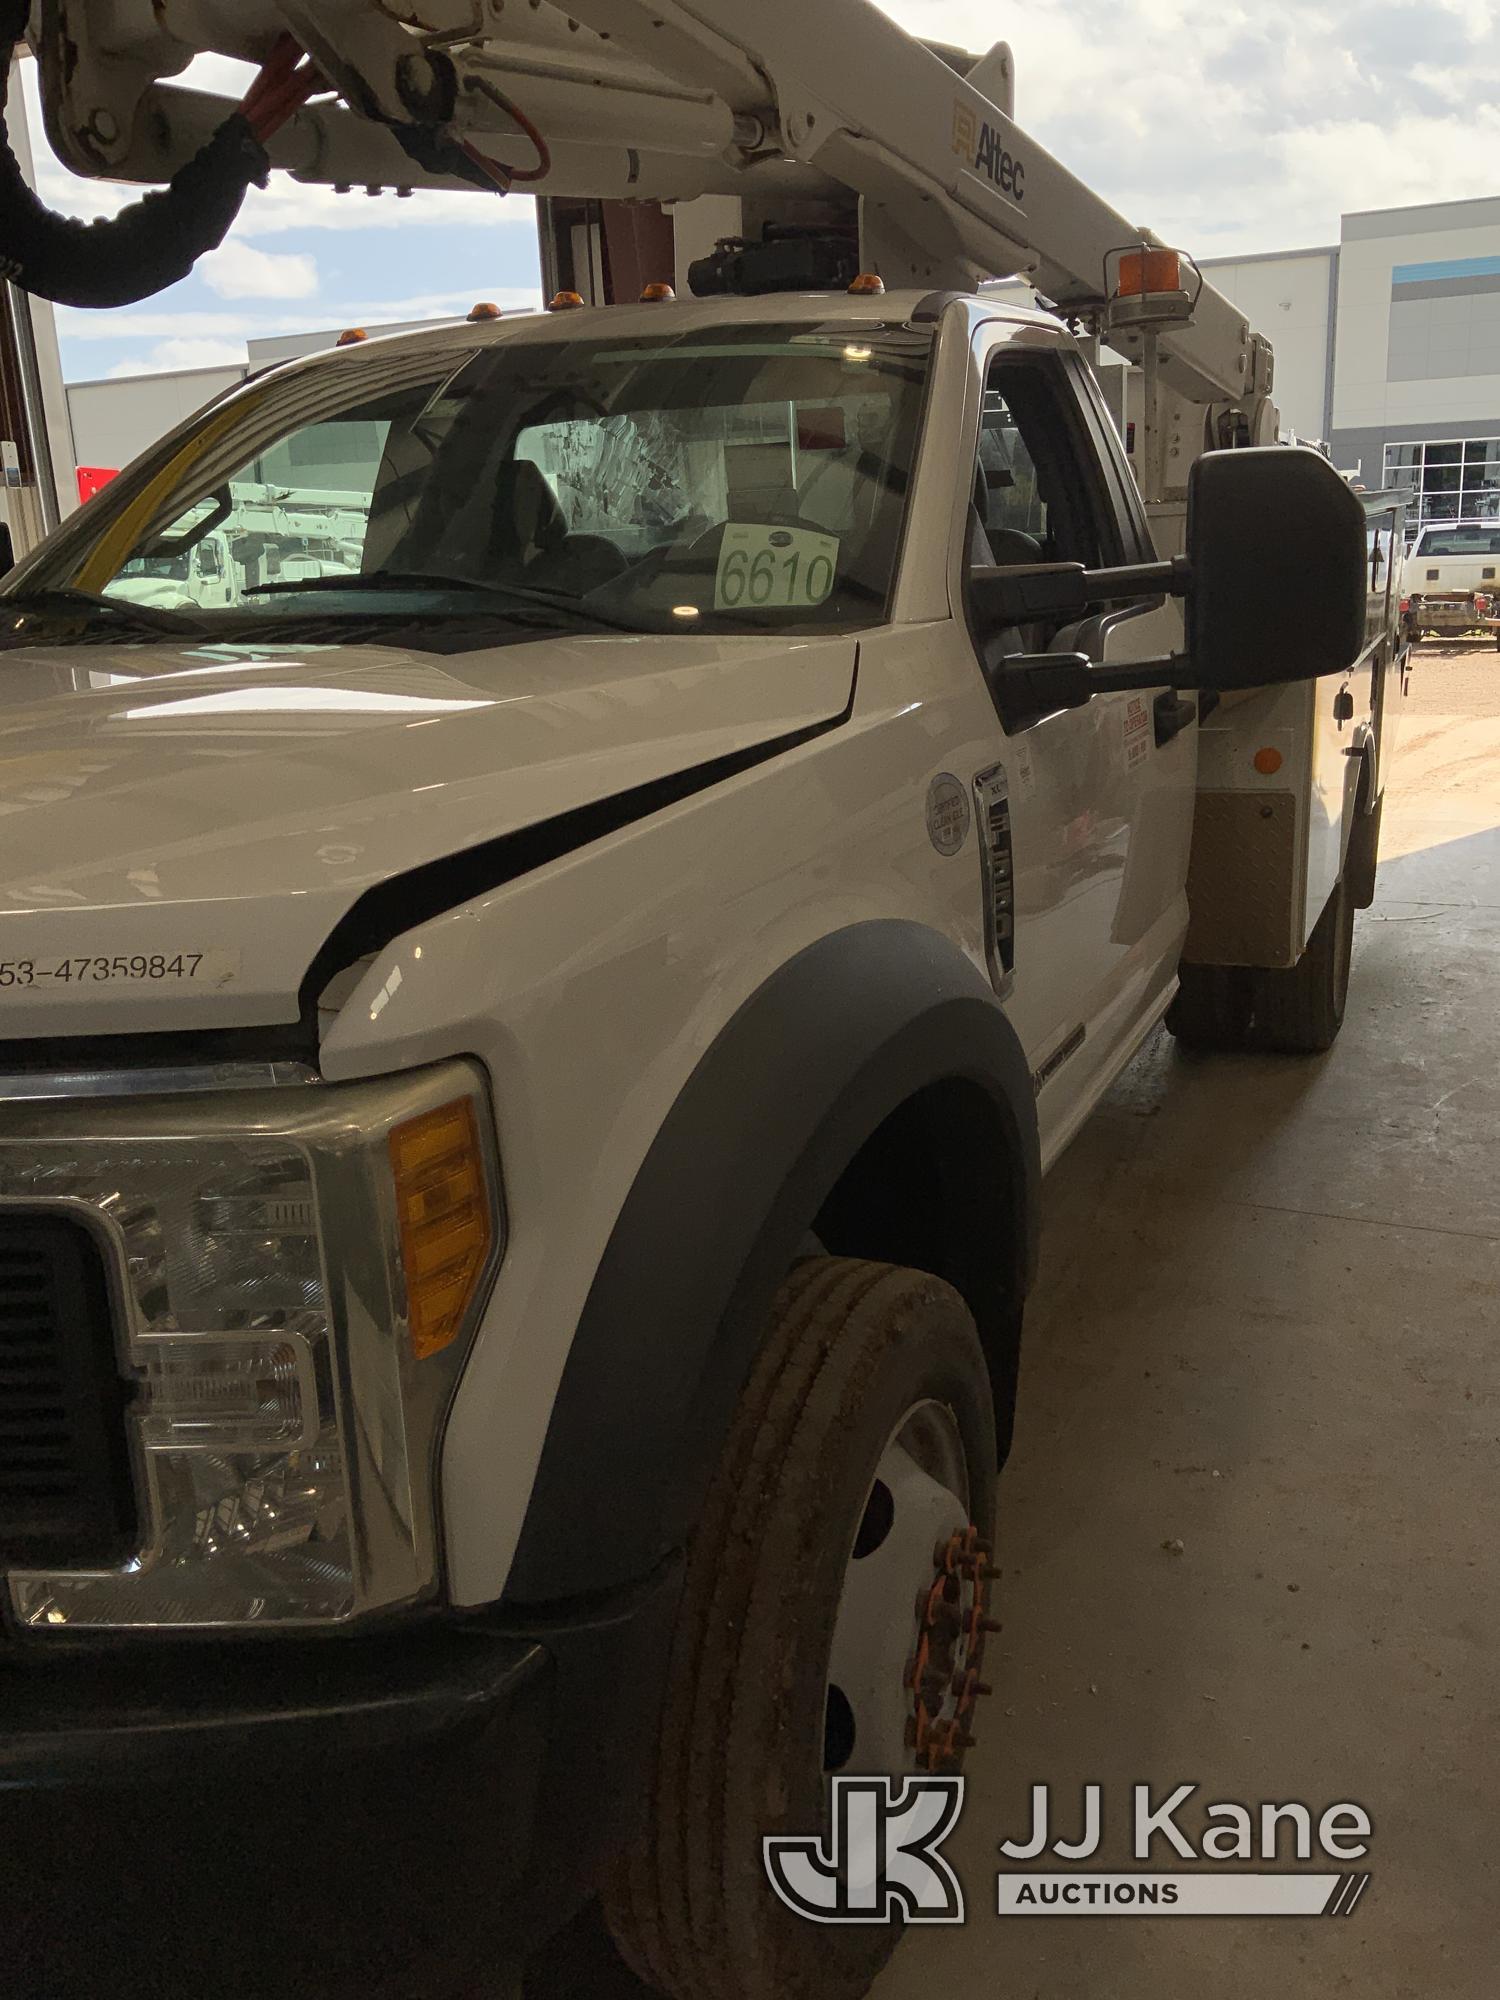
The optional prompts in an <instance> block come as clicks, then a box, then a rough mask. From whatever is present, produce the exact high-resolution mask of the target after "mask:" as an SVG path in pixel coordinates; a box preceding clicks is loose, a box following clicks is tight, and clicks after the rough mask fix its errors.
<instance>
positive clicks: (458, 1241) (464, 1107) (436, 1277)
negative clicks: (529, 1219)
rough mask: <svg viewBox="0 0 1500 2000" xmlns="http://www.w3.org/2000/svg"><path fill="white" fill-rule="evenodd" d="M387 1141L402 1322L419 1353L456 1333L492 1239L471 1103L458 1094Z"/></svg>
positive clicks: (432, 1351)
mask: <svg viewBox="0 0 1500 2000" xmlns="http://www.w3.org/2000/svg"><path fill="white" fill-rule="evenodd" d="M389 1146H390V1155H391V1173H392V1176H393V1178H394V1180H395V1184H396V1215H397V1220H398V1223H399V1226H400V1232H401V1261H402V1264H403V1265H404V1267H405V1270H406V1316H407V1324H408V1327H409V1329H410V1333H411V1346H412V1352H413V1354H415V1355H416V1357H417V1359H418V1360H419V1361H423V1360H425V1359H426V1358H427V1356H428V1355H430V1354H439V1353H441V1352H442V1350H443V1349H444V1348H445V1347H449V1346H451V1345H452V1343H453V1342H454V1341H455V1340H456V1339H457V1338H458V1335H459V1333H460V1332H461V1331H462V1329H463V1323H464V1318H465V1315H466V1314H467V1313H468V1310H469V1308H470V1306H471V1305H472V1304H473V1302H474V1295H475V1293H476V1291H477V1290H478V1287H479V1283H480V1280H481V1279H482V1278H483V1276H484V1272H485V1267H486V1265H487V1264H488V1262H489V1257H490V1251H491V1249H492V1247H493V1245H494V1234H495V1233H494V1224H493V1222H492V1220H491V1215H490V1196H489V1184H488V1181H487V1179H486V1175H485V1160H484V1148H483V1146H482V1145H481V1143H480V1138H479V1123H478V1120H477V1119H476V1117H475V1115H474V1106H473V1103H472V1102H471V1101H470V1099H468V1098H466V1097H465V1098H460V1099H459V1101H458V1102H457V1103H456V1104H445V1105H443V1106H441V1107H440V1108H439V1109H438V1110H436V1111H429V1112H426V1113H425V1114H424V1115H423V1116H422V1117H420V1118H413V1119H410V1120H409V1121H408V1122H407V1123H406V1124H405V1125H398V1126H397V1127H396V1128H395V1130H394V1131H393V1132H392V1133H391V1136H390V1140H389Z"/></svg>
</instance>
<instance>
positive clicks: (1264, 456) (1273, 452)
mask: <svg viewBox="0 0 1500 2000" xmlns="http://www.w3.org/2000/svg"><path fill="white" fill-rule="evenodd" d="M1366 531H1367V523H1366V520H1365V510H1364V507H1363V506H1362V505H1361V503H1360V500H1359V496H1358V495H1357V494H1356V493H1354V492H1353V491H1352V490H1351V488H1350V487H1349V486H1348V485H1347V484H1346V483H1345V481H1344V480H1342V479H1341V478H1340V477H1339V475H1338V473H1337V472H1335V471H1334V469H1333V467H1332V466H1331V465H1330V464H1329V463H1328V461H1327V459H1326V458H1322V457H1320V456H1319V454H1318V453H1317V452H1315V451H1308V450H1306V449H1305V448H1304V447H1302V446H1300V445H1291V446H1288V445H1260V446H1255V447H1252V448H1251V449H1248V450H1242V451H1210V452H1205V453H1204V455H1203V457H1202V458H1200V459H1199V460H1198V461H1197V463H1196V464H1195V465H1194V467H1193V470H1192V473H1191V475H1190V477H1189V480H1188V515H1187V545H1188V585H1187V606H1186V625H1187V646H1186V660H1185V661H1184V664H1183V673H1182V678H1181V679H1180V680H1179V682H1178V685H1179V686H1182V687H1193V688H1211V689H1214V690H1216V691H1219V692H1227V691H1228V690H1230V689H1232V688H1247V687H1264V686H1265V685H1266V684H1267V682H1271V681H1304V680H1315V679H1317V677H1318V676H1319V675H1320V674H1337V673H1342V672H1343V670H1344V668H1345V667H1352V666H1353V664H1354V662H1355V661H1356V660H1357V659H1358V658H1359V656H1360V654H1361V652H1363V650H1364V647H1365V642H1366V637H1367V627H1366V608H1367V602H1368V589H1369V583H1368V576H1369V558H1368V554H1367V550H1366Z"/></svg>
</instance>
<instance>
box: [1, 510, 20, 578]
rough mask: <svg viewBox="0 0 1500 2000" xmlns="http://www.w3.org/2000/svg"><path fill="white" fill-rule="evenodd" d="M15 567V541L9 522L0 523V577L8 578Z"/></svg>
mask: <svg viewBox="0 0 1500 2000" xmlns="http://www.w3.org/2000/svg"><path fill="white" fill-rule="evenodd" d="M15 566H16V541H15V537H14V535H12V533H11V531H10V523H9V521H0V576H8V575H9V574H10V572H11V571H12V570H13V569H14V568H15Z"/></svg>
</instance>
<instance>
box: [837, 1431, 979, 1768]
mask: <svg viewBox="0 0 1500 2000" xmlns="http://www.w3.org/2000/svg"><path fill="white" fill-rule="evenodd" d="M993 1575H994V1571H993V1570H992V1568H991V1566H990V1547H989V1544H988V1543H987V1542H984V1541H982V1540H981V1539H980V1536H979V1531H978V1529H977V1528H976V1527H975V1525H974V1523H973V1521H972V1519H971V1518H970V1513H969V1498H968V1471H967V1466H966V1463H965V1458H964V1452H963V1444H962V1440H961V1437H960V1435H959V1431H958V1427H957V1424H956V1422H955V1421H954V1419H953V1417H952V1415H951V1413H950V1412H949V1411H948V1410H946V1409H945V1408H943V1407H942V1406H941V1405H938V1404H935V1403H928V1404H923V1405H921V1406H919V1407H918V1408H917V1409H915V1410H913V1411H912V1412H910V1413H909V1414H908V1416H907V1417H906V1419H905V1420H904V1421H903V1423H902V1425H901V1426H900V1427H899V1429H898V1430H897V1433H896V1435H895V1437H894V1438H893V1439H892V1441H891V1443H890V1444H889V1445H888V1446H887V1448H886V1450H885V1452H884V1453H883V1455H882V1457H881V1460H880V1463H879V1466H878V1467H877V1470H876V1476H875V1479H874V1482H873V1483H872V1485H871V1488H870V1493H869V1496H868V1498H867V1500H866V1505H865V1511H864V1517H863V1519H862V1521H861V1523H860V1527H859V1531H858V1533H857V1535H856V1537H855V1540H854V1546H853V1550H852V1552H851V1555H850V1560H849V1564H848V1567H847V1570H846V1573H845V1579H844V1586H843V1594H842V1597H841V1600H840V1604H839V1612H838V1619H837V1622H836V1626H835V1631H834V1640H833V1647H832V1652H831V1656H830V1660H829V1675H828V1699H827V1723H826V1728H825V1748H824V1768H825V1771H826V1772H828V1773H832V1772H835V1771H840V1770H846V1769H847V1770H849V1771H858V1772H861V1773H878V1772H892V1773H895V1772H900V1771H903V1770H905V1771H910V1770H913V1769H915V1770H920V1771H931V1772H941V1771H954V1770H956V1769H957V1768H958V1766H959V1763H960V1761H961V1760H962V1757H963V1753H964V1751H965V1750H966V1749H967V1748H968V1747H969V1745H970V1743H972V1741H973V1721H974V1711H975V1706H976V1704H977V1702H978V1701H979V1699H980V1697H981V1696H982V1695H984V1694H987V1693H988V1692H989V1690H988V1688H987V1687H986V1686H985V1685H984V1680H983V1673H982V1667H983V1659H984V1646H985V1640H986V1638H987V1636H988V1634H989V1632H990V1631H992V1630H994V1629H996V1627H995V1625H994V1621H993V1620H992V1619H991V1618H990V1617H989V1607H988V1589H989V1584H990V1581H991V1579H992V1577H993Z"/></svg>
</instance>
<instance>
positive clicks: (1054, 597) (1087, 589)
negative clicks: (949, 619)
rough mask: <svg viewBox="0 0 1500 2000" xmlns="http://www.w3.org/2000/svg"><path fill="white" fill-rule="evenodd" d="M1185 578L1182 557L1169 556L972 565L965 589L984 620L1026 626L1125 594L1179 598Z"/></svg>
mask: <svg viewBox="0 0 1500 2000" xmlns="http://www.w3.org/2000/svg"><path fill="white" fill-rule="evenodd" d="M1190 581H1191V570H1190V568H1189V565H1188V560H1187V557H1186V556H1173V557H1172V559H1171V560H1170V561H1169V562H1149V563H1124V564H1121V565H1119V566H1117V567H1116V568H1114V569H1085V568H1084V567H1083V564H1082V563H1041V564H1037V565H1036V566H1035V567H1033V568H1030V569H1028V568H1025V567H1023V566H1020V565H1017V566H1015V567H1006V568H1003V569H976V570H974V571H972V572H971V574H970V578H969V590H970V593H971V595H972V597H973V599H974V602H975V604H976V605H977V607H978V608H979V610H980V612H981V614H982V615H983V617H984V619H985V621H986V622H987V623H988V624H991V625H1026V624H1029V623H1030V622H1031V621H1032V620H1033V619H1058V618H1061V619H1072V618H1082V617H1084V616H1085V615H1086V614H1087V613H1088V611H1089V610H1090V608H1091V607H1092V606H1094V605H1099V604H1115V603H1121V602H1124V601H1126V600H1128V599H1130V598H1143V597H1185V596H1186V595H1187V591H1188V585H1189V583H1190Z"/></svg>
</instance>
